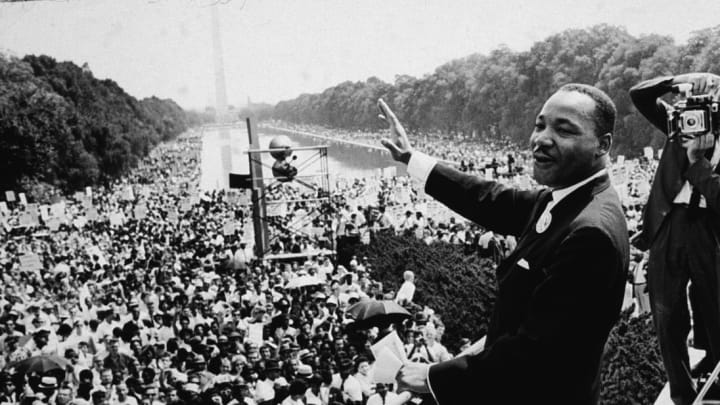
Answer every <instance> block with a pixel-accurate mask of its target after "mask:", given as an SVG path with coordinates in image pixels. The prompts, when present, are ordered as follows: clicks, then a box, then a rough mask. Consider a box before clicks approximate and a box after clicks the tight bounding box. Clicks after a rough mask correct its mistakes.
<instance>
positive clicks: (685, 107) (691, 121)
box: [668, 94, 720, 139]
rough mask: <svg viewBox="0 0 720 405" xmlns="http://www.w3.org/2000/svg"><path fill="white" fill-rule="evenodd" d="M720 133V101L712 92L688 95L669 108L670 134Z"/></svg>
mask: <svg viewBox="0 0 720 405" xmlns="http://www.w3.org/2000/svg"><path fill="white" fill-rule="evenodd" d="M709 132H712V133H713V134H715V135H716V136H717V135H718V133H720V101H719V100H718V99H717V98H716V97H713V96H712V95H710V94H700V95H694V96H687V97H685V98H683V99H681V100H679V101H678V102H676V103H675V104H674V105H673V106H672V108H670V109H668V136H669V137H670V138H671V139H672V138H675V137H676V136H681V137H696V136H699V135H703V134H706V133H709Z"/></svg>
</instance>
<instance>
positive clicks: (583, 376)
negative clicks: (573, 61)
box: [378, 84, 629, 405]
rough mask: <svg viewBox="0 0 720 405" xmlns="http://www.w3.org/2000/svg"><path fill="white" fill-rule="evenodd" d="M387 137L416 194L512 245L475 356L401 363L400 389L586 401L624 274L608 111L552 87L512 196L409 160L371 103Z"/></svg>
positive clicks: (594, 93)
mask: <svg viewBox="0 0 720 405" xmlns="http://www.w3.org/2000/svg"><path fill="white" fill-rule="evenodd" d="M378 104H379V107H380V110H381V118H382V119H384V120H386V121H387V123H388V124H389V127H390V131H391V133H392V135H393V139H391V140H390V139H385V140H383V141H382V143H383V145H384V146H385V147H386V148H387V149H388V150H389V151H390V153H391V154H392V156H393V158H394V159H395V160H397V161H400V162H403V163H405V164H407V165H408V173H410V175H411V176H413V177H415V178H416V179H417V180H419V181H420V182H421V183H422V184H424V189H425V192H427V194H428V195H431V196H432V197H434V198H436V199H437V200H438V201H440V202H442V203H443V204H445V205H447V206H448V207H450V208H451V209H453V210H455V211H456V212H458V213H459V214H461V215H463V216H464V217H466V218H468V219H470V220H472V221H474V222H476V223H478V224H480V225H481V226H483V227H485V228H487V229H489V230H492V231H493V232H497V233H499V234H504V235H514V236H517V237H519V239H518V240H519V242H518V246H517V248H516V249H515V250H514V251H513V252H512V253H511V254H510V255H509V256H508V257H507V258H505V259H504V260H503V261H502V262H501V263H500V265H499V266H498V267H497V269H496V272H497V279H498V298H497V301H496V303H495V308H494V313H493V315H492V318H491V320H490V326H489V330H488V334H487V337H486V344H485V348H484V349H483V350H482V351H480V352H479V353H475V354H470V355H463V356H459V357H457V358H455V359H452V360H449V361H445V362H440V363H437V364H434V365H428V364H422V363H407V364H405V365H404V366H403V367H402V368H401V369H400V371H399V373H398V375H397V383H398V385H399V387H400V389H401V390H410V391H414V392H417V393H423V394H426V393H431V394H432V395H433V397H434V398H435V400H436V401H437V403H438V404H440V405H450V404H462V403H468V400H469V398H472V402H473V403H488V404H525V403H540V404H545V403H547V404H576V405H577V404H596V403H597V402H598V397H599V374H600V362H601V357H602V354H603V349H604V346H605V342H606V340H607V337H608V334H609V333H610V329H611V328H612V327H613V325H614V324H615V322H616V321H617V320H618V317H619V315H620V308H621V305H622V300H623V295H624V291H625V280H626V275H627V271H628V265H629V243H628V236H627V228H626V223H625V217H624V214H623V211H622V207H621V204H620V200H619V199H618V196H617V194H616V192H615V190H614V188H613V187H611V184H610V178H609V176H608V172H607V165H608V164H609V159H608V153H609V151H610V147H611V145H612V133H613V129H614V124H615V106H614V104H613V102H612V100H610V98H609V97H608V96H607V95H606V94H605V93H603V92H602V91H600V90H598V89H596V88H594V87H591V86H587V85H582V84H569V85H565V86H563V87H561V88H560V89H559V90H558V91H557V92H556V93H555V94H553V95H552V96H551V97H550V98H549V99H548V100H547V101H546V102H545V105H544V106H543V107H542V110H541V111H540V113H539V114H538V116H537V118H536V121H535V129H534V131H533V132H532V134H531V135H530V144H531V147H532V151H533V158H534V177H535V180H536V181H537V182H538V183H540V184H542V185H545V186H547V187H549V188H546V189H542V190H527V191H526V190H516V189H512V188H509V187H506V186H504V185H502V184H500V183H498V182H495V181H487V180H484V179H482V178H478V177H476V176H473V175H470V174H466V173H464V172H461V171H459V170H456V169H454V168H451V167H449V166H447V165H445V164H443V163H439V162H438V161H437V160H435V159H433V158H431V157H429V156H427V155H425V154H423V153H420V152H418V151H414V150H413V148H412V146H411V144H410V141H409V140H408V137H407V135H406V133H405V130H404V129H403V126H402V124H401V123H400V122H399V121H398V119H397V118H396V117H395V114H394V113H393V112H392V111H391V110H390V108H389V107H388V106H387V104H386V103H385V102H384V101H382V100H380V101H379V103H378Z"/></svg>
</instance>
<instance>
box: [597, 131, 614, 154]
mask: <svg viewBox="0 0 720 405" xmlns="http://www.w3.org/2000/svg"><path fill="white" fill-rule="evenodd" d="M611 147H612V134H611V133H610V132H606V133H604V134H602V135H600V136H598V148H597V151H596V152H595V157H600V156H603V155H607V154H608V153H610V148H611Z"/></svg>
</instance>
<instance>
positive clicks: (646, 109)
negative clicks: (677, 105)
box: [630, 77, 673, 134]
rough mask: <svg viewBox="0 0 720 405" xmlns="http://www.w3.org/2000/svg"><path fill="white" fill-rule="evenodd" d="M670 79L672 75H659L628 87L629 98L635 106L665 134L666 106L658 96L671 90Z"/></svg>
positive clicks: (671, 79)
mask: <svg viewBox="0 0 720 405" xmlns="http://www.w3.org/2000/svg"><path fill="white" fill-rule="evenodd" d="M672 81H673V78H672V77H659V78H657V79H652V80H646V81H644V82H642V83H640V84H637V85H635V86H633V87H632V88H631V89H630V98H631V99H632V102H633V104H634V105H635V108H637V109H638V111H640V114H642V115H643V116H644V117H645V118H647V120H648V121H650V122H651V123H652V124H653V125H654V126H655V127H657V128H658V129H659V130H661V131H662V132H663V133H664V134H667V116H666V111H667V107H666V104H665V102H664V101H662V100H661V99H660V97H662V96H663V95H664V94H666V93H668V92H670V91H671V90H672Z"/></svg>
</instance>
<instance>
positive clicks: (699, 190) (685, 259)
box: [630, 73, 720, 404]
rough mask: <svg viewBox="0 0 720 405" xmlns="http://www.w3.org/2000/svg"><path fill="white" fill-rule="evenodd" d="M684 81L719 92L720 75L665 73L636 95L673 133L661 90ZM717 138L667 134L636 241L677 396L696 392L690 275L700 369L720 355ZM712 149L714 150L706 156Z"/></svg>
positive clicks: (684, 399) (683, 398) (678, 399)
mask: <svg viewBox="0 0 720 405" xmlns="http://www.w3.org/2000/svg"><path fill="white" fill-rule="evenodd" d="M683 83H686V84H690V85H691V86H692V87H691V88H692V90H691V91H692V93H694V94H707V93H710V92H717V89H718V86H719V85H720V77H719V76H716V75H712V74H708V73H689V74H684V75H679V76H675V77H660V78H657V79H653V80H647V81H645V82H642V83H640V84H638V85H636V86H635V87H633V88H632V89H630V97H631V98H632V101H633V103H634V104H635V106H636V107H637V109H638V111H640V113H642V114H643V115H644V116H645V117H646V118H647V119H648V120H649V121H650V122H651V123H652V124H653V125H655V126H656V127H658V128H659V129H660V130H661V131H663V132H664V133H667V109H668V104H667V103H665V102H664V101H663V100H662V99H661V98H660V97H662V96H663V95H665V94H666V93H669V92H670V91H671V89H672V86H674V85H679V84H683ZM716 125H717V124H716ZM714 145H715V138H714V136H713V134H711V133H707V134H704V135H700V136H687V137H684V138H677V139H673V140H672V141H671V140H668V141H666V142H665V147H664V149H663V154H662V157H661V158H660V163H659V165H658V168H657V171H656V173H655V179H654V180H653V184H652V188H651V190H650V196H649V197H648V202H647V204H646V205H645V209H644V211H643V229H642V233H641V234H640V235H639V236H638V238H637V239H636V240H635V242H634V243H635V245H636V246H637V247H639V248H640V249H642V250H646V249H648V248H649V249H650V258H649V261H648V275H647V279H648V290H649V293H650V306H651V309H652V313H653V318H654V320H655V329H656V331H657V335H658V340H659V342H660V351H661V352H662V356H663V362H664V363H665V370H666V372H667V375H668V380H669V382H670V396H671V397H672V399H673V401H674V402H675V403H676V404H690V403H692V401H693V400H694V398H695V396H696V387H695V386H694V383H693V381H692V378H691V370H690V368H689V361H688V351H687V343H686V340H687V336H688V333H689V331H690V315H689V312H688V305H687V301H688V297H687V287H688V282H689V281H690V282H691V283H692V288H691V290H690V292H691V297H690V298H691V300H690V302H691V304H692V310H693V317H694V318H695V319H696V322H695V325H694V326H695V328H694V329H695V343H696V345H698V344H701V345H703V346H705V347H702V348H703V349H705V350H706V357H705V359H704V360H703V361H702V362H701V367H700V368H699V371H709V370H711V369H712V367H713V366H714V365H715V364H716V363H717V362H718V361H719V360H720V298H719V295H718V290H720V289H719V288H718V278H719V277H720V243H719V242H718V240H719V239H718V238H719V237H720V176H718V174H716V166H717V163H718V161H720V148H718V147H717V146H715V147H714ZM713 147H714V148H713ZM708 150H711V151H712V152H711V153H709V155H710V156H709V157H706V155H707V154H708V153H707V151H708ZM700 320H702V322H699V321H700ZM703 368H704V370H703Z"/></svg>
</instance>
